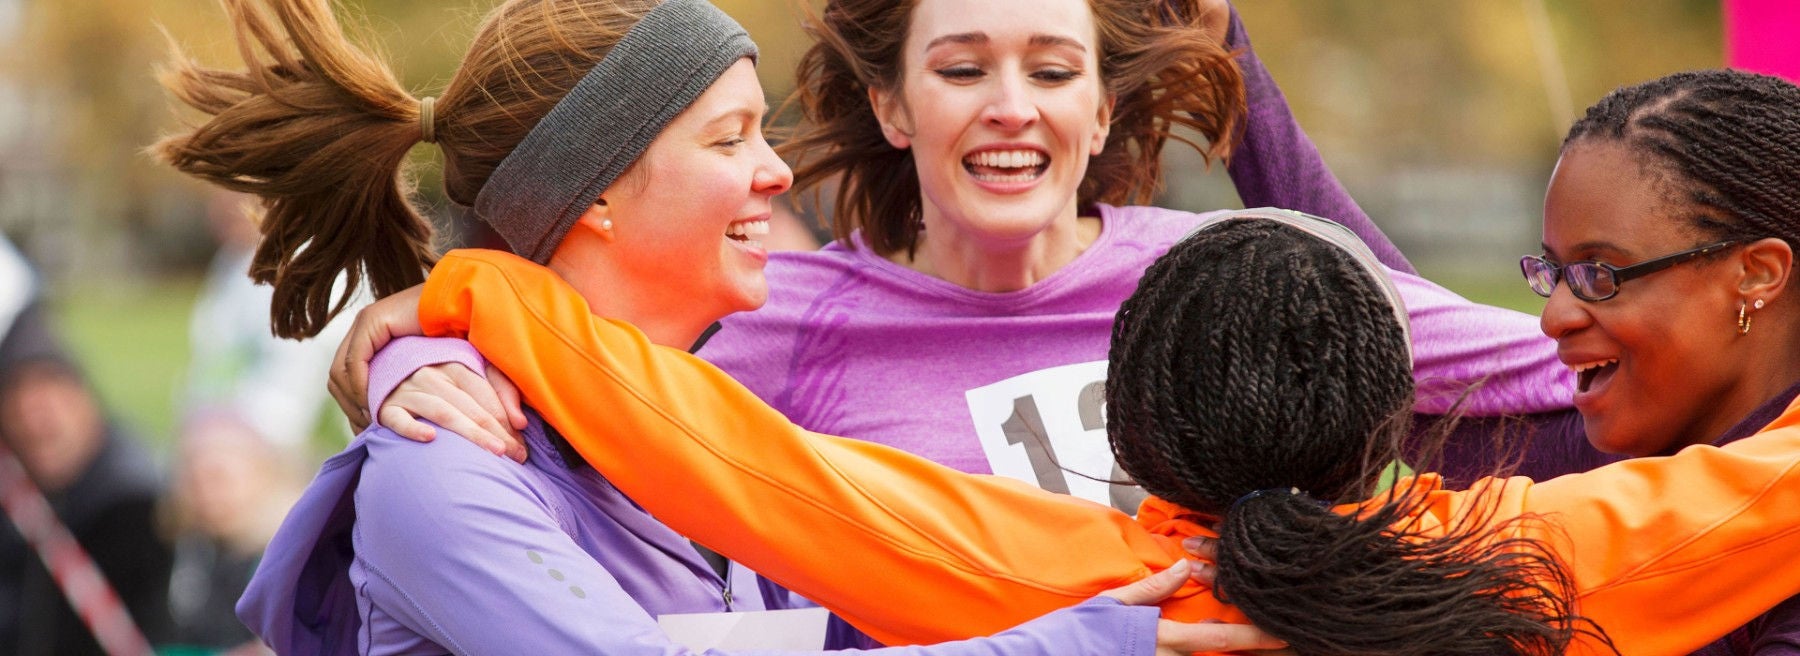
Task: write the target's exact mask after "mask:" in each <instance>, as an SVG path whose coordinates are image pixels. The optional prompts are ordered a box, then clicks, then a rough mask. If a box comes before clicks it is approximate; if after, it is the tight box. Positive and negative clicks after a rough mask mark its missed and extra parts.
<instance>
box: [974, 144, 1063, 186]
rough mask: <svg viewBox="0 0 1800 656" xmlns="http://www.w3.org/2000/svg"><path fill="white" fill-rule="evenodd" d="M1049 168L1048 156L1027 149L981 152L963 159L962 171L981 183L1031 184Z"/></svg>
mask: <svg viewBox="0 0 1800 656" xmlns="http://www.w3.org/2000/svg"><path fill="white" fill-rule="evenodd" d="M1049 168H1050V156H1049V155H1047V154H1045V153H1043V152H1042V151H1037V150H1031V149H1028V148H1023V149H1016V150H983V151H980V152H974V153H969V155H968V156H967V157H964V158H963V169H964V170H967V171H968V172H969V175H972V176H975V179H976V180H980V181H982V182H999V183H1017V182H1031V181H1032V180H1036V179H1038V177H1040V176H1042V175H1044V171H1046V170H1048V169H1049Z"/></svg>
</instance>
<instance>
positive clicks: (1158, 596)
mask: <svg viewBox="0 0 1800 656" xmlns="http://www.w3.org/2000/svg"><path fill="white" fill-rule="evenodd" d="M1211 569H1212V565H1210V564H1205V563H1196V562H1193V561H1187V560H1183V561H1180V562H1177V563H1175V564H1174V565H1172V566H1170V567H1169V568H1168V569H1165V570H1163V571H1161V572H1158V573H1156V574H1152V575H1150V576H1148V577H1145V578H1144V579H1143V580H1141V581H1138V582H1136V583H1133V584H1131V585H1127V586H1125V587H1121V588H1113V589H1111V590H1107V591H1106V592H1103V593H1100V594H1101V595H1102V596H1106V597H1112V598H1114V599H1117V600H1119V601H1120V602H1123V603H1126V604H1130V605H1133V606H1149V605H1154V604H1157V603H1160V602H1162V600H1164V599H1167V598H1169V595H1172V594H1175V592H1176V591H1177V590H1180V589H1181V586H1182V584H1184V583H1186V582H1187V581H1188V580H1190V579H1192V580H1195V581H1200V582H1205V583H1208V584H1210V581H1211V576H1210V575H1209V574H1206V572H1208V571H1209V570H1211ZM1203 577H1204V578H1203ZM1284 647H1287V643H1285V642H1282V641H1281V640H1279V639H1277V638H1275V636H1272V635H1269V634H1267V633H1264V632H1263V631H1262V630H1261V629H1258V628H1256V627H1254V626H1251V625H1248V624H1225V623H1223V622H1217V621H1212V622H1197V623H1192V624H1189V623H1185V622H1176V621H1173V620H1157V625H1156V654H1157V656H1185V655H1186V654H1192V653H1194V652H1256V651H1262V650H1271V649H1282V648H1284Z"/></svg>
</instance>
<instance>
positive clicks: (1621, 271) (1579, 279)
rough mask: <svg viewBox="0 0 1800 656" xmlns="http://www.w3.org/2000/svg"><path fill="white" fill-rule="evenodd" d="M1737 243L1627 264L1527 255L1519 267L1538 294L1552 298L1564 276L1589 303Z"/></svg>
mask: <svg viewBox="0 0 1800 656" xmlns="http://www.w3.org/2000/svg"><path fill="white" fill-rule="evenodd" d="M1736 244H1737V242H1735V241H1722V242H1719V243H1716V244H1707V245H1705V246H1701V247H1699V248H1690V249H1688V250H1685V251H1682V252H1680V253H1670V254H1668V255H1664V256H1662V257H1659V258H1655V259H1651V260H1645V261H1643V262H1639V263H1637V264H1633V265H1631V266H1626V267H1616V266H1613V265H1611V264H1607V263H1604V262H1593V261H1588V262H1570V263H1568V264H1557V263H1555V262H1551V261H1550V260H1547V259H1544V257H1543V256H1542V255H1527V256H1525V257H1521V258H1519V270H1521V271H1523V272H1524V273H1525V284H1527V285H1530V286H1531V291H1534V292H1537V295H1538V296H1542V297H1544V298H1550V294H1552V293H1554V292H1555V291H1556V281H1557V280H1558V279H1562V280H1567V281H1568V282H1569V292H1570V293H1573V294H1574V295H1575V298H1579V299H1581V300H1584V301H1589V302H1593V301H1604V300H1606V299H1609V298H1612V297H1614V296H1617V295H1618V293H1619V285H1623V284H1625V281H1627V280H1631V279H1632V278H1642V277H1644V276H1647V275H1650V274H1652V273H1656V272H1658V271H1661V270H1663V269H1667V268H1669V267H1672V266H1675V265H1677V264H1681V263H1682V262H1686V261H1688V260H1692V259H1694V258H1697V257H1700V256H1702V255H1707V254H1709V253H1716V252H1718V251H1719V250H1720V249H1724V248H1727V247H1730V246H1733V245H1736Z"/></svg>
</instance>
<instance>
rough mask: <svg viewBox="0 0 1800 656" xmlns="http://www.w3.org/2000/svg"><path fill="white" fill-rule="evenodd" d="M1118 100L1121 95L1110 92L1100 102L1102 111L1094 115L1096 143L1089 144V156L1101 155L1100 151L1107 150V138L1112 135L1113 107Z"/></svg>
mask: <svg viewBox="0 0 1800 656" xmlns="http://www.w3.org/2000/svg"><path fill="white" fill-rule="evenodd" d="M1118 102H1119V97H1118V96H1115V95H1113V94H1110V93H1109V94H1106V101H1105V102H1102V103H1100V113H1099V114H1098V115H1096V116H1095V117H1094V121H1095V123H1096V124H1095V130H1094V143H1092V144H1090V145H1089V146H1088V156H1090V157H1099V156H1100V153H1103V152H1106V138H1107V137H1108V136H1110V135H1112V118H1113V107H1114V106H1115V105H1117V104H1118Z"/></svg>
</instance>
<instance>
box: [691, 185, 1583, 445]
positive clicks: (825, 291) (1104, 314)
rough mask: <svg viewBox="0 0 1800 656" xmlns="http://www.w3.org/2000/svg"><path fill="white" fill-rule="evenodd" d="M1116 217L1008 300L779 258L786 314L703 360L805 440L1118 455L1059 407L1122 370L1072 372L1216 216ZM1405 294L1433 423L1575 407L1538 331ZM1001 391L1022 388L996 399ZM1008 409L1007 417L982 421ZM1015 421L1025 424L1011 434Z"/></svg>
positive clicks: (860, 255) (1527, 322) (1105, 213)
mask: <svg viewBox="0 0 1800 656" xmlns="http://www.w3.org/2000/svg"><path fill="white" fill-rule="evenodd" d="M1099 211H1100V215H1101V218H1102V225H1103V228H1102V231H1101V234H1100V236H1099V237H1098V238H1097V239H1096V240H1095V242H1094V244H1093V245H1091V246H1089V247H1088V249H1087V251H1086V252H1084V253H1082V254H1081V255H1080V256H1079V257H1077V258H1076V259H1075V260H1074V261H1073V262H1071V263H1070V264H1068V265H1066V266H1064V267H1063V268H1062V269H1061V270H1059V271H1057V272H1056V273H1054V274H1052V275H1050V276H1049V277H1047V278H1045V279H1044V280H1042V281H1040V282H1038V283H1037V284H1035V285H1032V286H1031V287H1029V288H1027V289H1024V290H1020V291H1017V292H1010V293H1003V294H991V293H984V292H977V291H972V290H969V289H965V288H962V287H959V286H957V285H954V284H951V283H948V282H945V281H943V280H939V279H936V278H932V277H930V276H927V275H924V274H921V273H918V272H916V271H912V270H910V269H907V268H905V267H902V266H900V265H897V264H894V263H893V262H890V261H888V260H886V259H883V258H881V257H878V256H875V255H874V254H872V253H871V252H870V251H869V250H868V249H866V248H848V247H845V246H843V245H841V244H833V245H831V246H827V247H826V248H825V249H824V250H822V251H818V252H813V253H775V254H773V255H772V256H771V258H770V262H769V268H768V277H769V279H770V280H771V284H770V288H771V291H770V296H769V302H768V304H767V305H765V306H764V307H763V308H762V309H760V310H757V311H755V312H747V313H740V314H736V315H733V316H730V317H727V318H726V319H725V320H724V321H723V323H724V328H723V329H722V330H720V331H719V334H717V335H715V336H714V337H713V339H712V340H711V341H710V342H708V343H707V344H706V346H705V347H704V348H702V349H701V350H700V355H701V357H704V358H706V359H708V360H710V361H712V362H713V363H714V364H717V365H718V366H719V367H721V368H722V369H724V370H725V371H727V372H729V373H730V374H731V375H732V376H733V377H735V378H737V379H738V380H739V381H741V382H743V383H744V384H745V385H747V386H748V387H749V388H750V389H751V390H753V391H755V392H756V393H757V395H758V396H761V397H762V398H763V399H764V400H765V401H768V402H769V403H770V404H771V405H773V406H775V407H776V408H777V409H779V410H781V411H782V412H783V413H785V414H787V415H788V417H789V418H791V419H793V420H794V421H795V422H796V423H799V424H800V425H802V426H805V427H807V428H809V429H812V430H815V431H820V432H825V433H831V434H835V435H847V436H852V437H856V438H859V439H866V440H870V441H875V442H881V443H883V444H888V445H891V446H895V447H898V448H901V449H905V450H907V451H911V452H913V453H917V454H920V455H923V456H925V457H928V458H931V459H932V460H935V461H937V462H940V463H943V464H945V465H948V466H951V467H955V468H958V469H961V470H964V471H969V472H975V473H989V472H990V467H989V459H988V456H987V454H986V452H984V450H983V447H982V445H981V441H980V439H979V438H978V434H979V433H981V432H982V431H983V430H986V429H994V427H991V426H983V425H980V422H981V421H982V420H981V419H980V418H981V417H991V418H997V421H1007V422H1011V421H1012V418H1017V417H1022V416H1024V415H1025V414H1031V413H1035V414H1036V415H1037V419H1036V420H1034V421H1038V422H1039V423H1040V424H1042V427H1043V429H1044V430H1046V431H1048V432H1050V433H1056V432H1058V431H1059V430H1062V431H1064V432H1090V433H1091V439H1093V440H1101V441H1104V439H1105V436H1104V431H1103V430H1099V429H1101V428H1102V427H1101V426H1098V425H1096V424H1093V423H1085V424H1082V423H1081V422H1078V421H1077V418H1075V417H1074V415H1073V413H1072V412H1062V413H1059V412H1058V411H1057V410H1056V409H1055V407H1054V406H1063V405H1071V404H1073V403H1074V402H1076V401H1075V400H1076V399H1078V398H1079V394H1081V393H1084V392H1086V391H1087V390H1088V389H1089V387H1088V386H1090V385H1092V384H1094V383H1098V382H1099V381H1100V380H1102V379H1103V378H1104V373H1105V371H1104V369H1105V368H1104V366H1103V365H1102V366H1098V367H1093V366H1090V367H1088V368H1085V369H1081V370H1079V371H1071V370H1069V369H1066V368H1067V367H1070V366H1076V365H1083V364H1090V365H1091V363H1094V362H1101V363H1103V362H1104V360H1105V359H1106V357H1107V350H1108V346H1109V340H1110V338H1111V329H1112V321H1113V316H1114V314H1115V313H1116V312H1117V311H1118V308H1119V304H1120V303H1122V302H1123V301H1124V300H1125V298H1126V297H1127V296H1129V295H1130V294H1131V293H1132V291H1133V290H1134V289H1135V288H1136V285H1137V281H1138V279H1139V278H1140V277H1141V276H1142V275H1143V272H1144V269H1145V268H1146V267H1147V266H1149V265H1150V263H1151V262H1153V261H1154V260H1155V259H1156V258H1157V257H1159V256H1160V255H1161V254H1162V253H1163V252H1165V251H1166V250H1167V249H1168V248H1169V246H1170V245H1172V244H1173V243H1174V242H1175V241H1177V240H1179V239H1180V238H1181V237H1182V236H1183V235H1186V234H1187V233H1188V232H1189V231H1191V230H1192V229H1193V228H1194V226H1197V225H1199V224H1201V223H1202V222H1204V221H1207V220H1208V219H1209V216H1213V215H1203V214H1193V213H1189V212H1180V211H1175V210H1166V209H1160V208H1154V207H1111V206H1101V207H1099ZM1394 278H1395V281H1396V284H1397V286H1398V287H1399V288H1400V292H1401V295H1402V297H1403V298H1404V299H1405V301H1406V304H1407V306H1408V312H1409V314H1410V316H1411V319H1412V328H1413V341H1414V349H1415V358H1416V363H1415V365H1416V366H1415V375H1416V376H1417V378H1418V380H1419V382H1420V398H1419V410H1420V411H1421V412H1426V413H1442V412H1444V411H1445V410H1447V409H1448V408H1449V407H1450V405H1451V404H1452V403H1453V402H1454V401H1455V400H1456V398H1457V397H1458V396H1459V395H1460V394H1461V393H1462V391H1463V390H1464V389H1466V388H1467V387H1468V385H1469V384H1471V383H1473V382H1475V381H1485V384H1483V385H1481V386H1480V387H1479V388H1477V389H1476V391H1475V392H1474V393H1473V394H1472V396H1471V397H1470V398H1469V399H1468V400H1466V401H1465V405H1464V407H1465V411H1466V412H1467V413H1469V414H1474V415H1496V414H1517V413H1532V412H1544V411H1551V410H1558V409H1562V408H1566V407H1568V404H1569V399H1570V398H1571V396H1572V390H1573V380H1572V377H1571V375H1570V374H1569V372H1568V369H1567V368H1565V367H1563V366H1561V364H1560V363H1558V361H1557V360H1556V354H1555V345H1554V344H1553V343H1552V342H1550V341H1549V340H1548V339H1545V338H1544V336H1543V335H1542V334H1541V333H1540V332H1539V331H1538V328H1537V320H1536V319H1535V318H1533V317H1531V316H1529V315H1525V314H1520V313H1517V312H1512V311H1509V310H1502V309H1499V308H1493V307H1488V306H1482V305H1476V304H1474V303H1471V302H1469V301H1467V300H1464V299H1463V298H1461V297H1459V296H1457V295H1455V294H1453V293H1451V292H1449V291H1448V290H1445V289H1443V288H1441V287H1438V286H1436V285H1433V284H1432V283H1430V282H1428V281H1425V280H1422V279H1420V278H1418V277H1417V276H1411V275H1407V274H1403V273H1396V274H1395V275H1394ZM1077 368H1078V369H1079V367H1077ZM996 385H1005V386H1008V387H1006V388H1005V389H1004V390H1003V391H1004V393H1002V394H1000V395H999V396H997V397H996V396H992V395H986V394H985V392H986V391H988V390H991V389H992V388H993V387H994V386H996ZM1093 389H1097V388H1093ZM990 397H991V398H990ZM1021 399H1022V400H1021ZM995 402H997V403H999V404H1001V405H1003V406H1006V407H1003V408H1001V409H999V410H994V409H992V408H987V407H983V406H982V404H991V403H995ZM1011 407H1017V408H1019V410H1018V412H1020V413H1021V414H1019V415H1014V416H1013V417H1012V418H1009V416H1008V413H1007V409H1008V408H1011ZM996 413H997V414H996ZM1059 416H1060V417H1061V418H1062V419H1063V420H1066V421H1060V422H1059V420H1058V417H1059ZM1058 423H1063V424H1070V425H1069V426H1067V427H1066V428H1059V427H1058V426H1057V425H1055V424H1058ZM994 430H999V429H994Z"/></svg>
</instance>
